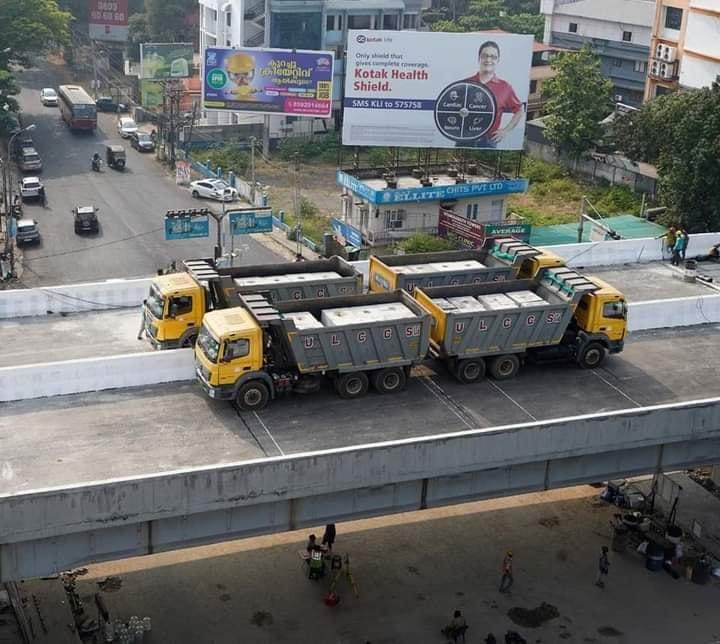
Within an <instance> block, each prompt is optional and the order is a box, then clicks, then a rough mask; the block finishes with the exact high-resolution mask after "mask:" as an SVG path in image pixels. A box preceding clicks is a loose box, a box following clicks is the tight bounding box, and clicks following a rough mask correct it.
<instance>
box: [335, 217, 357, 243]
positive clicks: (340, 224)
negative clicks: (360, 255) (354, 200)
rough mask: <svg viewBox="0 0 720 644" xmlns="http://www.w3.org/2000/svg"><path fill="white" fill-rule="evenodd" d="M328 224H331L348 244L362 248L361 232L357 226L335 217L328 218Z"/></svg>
mask: <svg viewBox="0 0 720 644" xmlns="http://www.w3.org/2000/svg"><path fill="white" fill-rule="evenodd" d="M330 224H331V225H332V229H333V230H334V231H335V232H336V233H337V234H338V235H340V236H341V237H343V238H344V239H345V241H346V242H347V243H348V244H350V245H351V246H355V248H362V245H363V243H362V233H361V232H360V231H359V230H358V229H357V228H355V227H353V226H351V225H350V224H346V223H345V222H344V221H340V220H339V219H336V218H335V217H332V218H331V219H330Z"/></svg>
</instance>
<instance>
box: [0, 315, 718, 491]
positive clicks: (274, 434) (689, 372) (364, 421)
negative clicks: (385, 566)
mask: <svg viewBox="0 0 720 644" xmlns="http://www.w3.org/2000/svg"><path fill="white" fill-rule="evenodd" d="M717 338H718V331H717V329H716V328H715V327H714V326H711V325H707V326H703V327H694V328H691V329H682V330H665V331H654V332H643V333H637V334H632V335H631V337H630V340H629V341H628V344H627V346H626V349H625V351H624V352H623V353H622V354H620V355H618V356H611V357H609V358H608V359H607V361H606V362H605V365H604V367H603V368H601V369H598V370H595V371H584V370H581V369H578V368H576V367H575V366H573V365H568V364H565V363H558V364H547V365H537V366H536V365H526V366H525V368H524V369H523V370H521V372H520V375H519V377H518V378H516V379H515V380H511V381H507V382H495V381H491V380H487V381H485V382H481V383H477V384H475V385H470V386H467V385H461V384H459V383H457V382H456V381H454V380H453V379H452V378H451V377H450V376H449V375H448V374H447V372H446V371H445V370H444V368H443V367H442V366H441V365H437V364H436V363H433V362H428V363H427V368H426V369H425V370H424V371H423V373H425V374H426V375H425V376H421V377H416V378H411V379H410V381H409V383H408V387H407V390H406V391H405V392H403V393H401V394H398V395H395V396H379V395H377V394H373V393H371V394H369V395H368V396H367V397H366V398H363V399H361V400H355V401H346V400H341V399H339V398H338V397H337V396H336V395H335V394H334V392H333V391H332V390H331V387H329V386H328V387H326V388H325V389H324V390H323V391H321V392H319V393H317V394H314V395H310V396H293V397H288V398H285V399H280V400H277V401H274V402H273V403H272V404H271V405H270V406H269V407H268V408H267V409H265V410H263V411H262V412H261V413H260V414H257V415H256V414H246V413H242V414H240V415H238V414H237V413H236V412H235V410H234V409H233V408H232V407H231V406H230V405H228V404H227V403H222V402H213V401H211V400H209V399H207V398H206V397H205V396H204V395H203V393H202V392H201V390H200V388H199V387H198V386H197V385H196V384H195V383H193V382H187V383H177V384H167V385H158V386H153V387H145V388H135V389H125V390H112V391H106V392H101V393H91V394H78V395H70V396H57V397H54V398H44V399H36V400H26V401H18V402H13V403H7V404H4V405H3V406H2V414H0V494H1V493H15V492H21V491H23V490H28V489H36V488H39V487H48V486H58V485H75V484H84V483H87V482H89V481H96V480H103V479H106V478H116V477H127V476H140V475H143V474H147V473H151V472H163V471H170V470H173V469H177V468H183V467H202V466H206V465H213V464H216V463H232V462H236V461H241V460H243V459H247V458H258V457H263V456H278V455H284V454H293V453H298V452H307V451H315V450H322V449H331V448H341V447H346V446H349V445H358V444H365V443H372V442H378V441H385V440H400V439H405V438H412V437H418V436H428V435H432V434H437V433H438V432H440V431H460V430H465V429H474V428H478V427H492V426H495V425H506V424H511V423H521V422H526V421H535V420H546V419H550V418H559V417H563V416H572V415H576V414H593V413H601V412H606V411H613V410H619V409H625V408H630V407H640V406H647V405H656V404H662V403H671V402H678V401H683V400H694V399H698V398H710V397H714V396H716V395H718V384H717V370H716V365H717V364H719V363H720V343H718V341H717Z"/></svg>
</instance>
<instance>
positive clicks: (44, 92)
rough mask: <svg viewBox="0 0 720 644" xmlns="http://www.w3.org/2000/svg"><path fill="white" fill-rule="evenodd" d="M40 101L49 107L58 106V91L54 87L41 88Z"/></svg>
mask: <svg viewBox="0 0 720 644" xmlns="http://www.w3.org/2000/svg"><path fill="white" fill-rule="evenodd" d="M40 102H41V103H42V104H43V105H45V106H47V107H57V104H58V95H57V92H56V91H55V90H54V89H53V88H52V87H43V88H42V89H41V90H40Z"/></svg>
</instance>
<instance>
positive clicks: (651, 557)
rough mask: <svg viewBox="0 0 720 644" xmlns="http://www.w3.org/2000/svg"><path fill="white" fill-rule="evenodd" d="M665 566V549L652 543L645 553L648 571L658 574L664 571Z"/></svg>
mask: <svg viewBox="0 0 720 644" xmlns="http://www.w3.org/2000/svg"><path fill="white" fill-rule="evenodd" d="M664 565H665V548H663V547H662V546H661V545H659V544H657V543H655V542H653V541H650V542H649V543H648V546H647V550H646V551H645V567H646V568H647V569H648V570H652V571H653V572H657V571H658V570H662V569H663V566H664Z"/></svg>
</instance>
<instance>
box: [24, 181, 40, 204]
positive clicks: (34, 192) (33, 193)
mask: <svg viewBox="0 0 720 644" xmlns="http://www.w3.org/2000/svg"><path fill="white" fill-rule="evenodd" d="M41 188H42V183H40V179H38V178H37V177H23V179H22V181H21V182H20V195H21V196H22V198H23V199H35V198H37V197H39V196H40V189H41Z"/></svg>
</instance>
